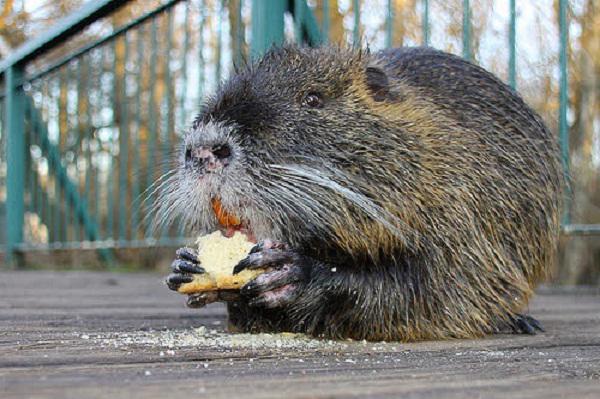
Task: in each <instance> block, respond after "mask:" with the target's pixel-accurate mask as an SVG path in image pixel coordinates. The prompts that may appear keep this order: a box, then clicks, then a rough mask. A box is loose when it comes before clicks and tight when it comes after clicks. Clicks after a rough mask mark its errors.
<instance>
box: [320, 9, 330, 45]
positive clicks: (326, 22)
mask: <svg viewBox="0 0 600 399" xmlns="http://www.w3.org/2000/svg"><path fill="white" fill-rule="evenodd" d="M330 24H331V21H330V18H329V0H323V27H322V29H321V37H322V38H323V43H324V44H327V43H329V29H330Z"/></svg>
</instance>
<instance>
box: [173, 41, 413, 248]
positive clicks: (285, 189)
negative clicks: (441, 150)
mask: <svg viewBox="0 0 600 399" xmlns="http://www.w3.org/2000/svg"><path fill="white" fill-rule="evenodd" d="M401 97H402V93H398V92H396V91H395V89H392V85H390V82H389V78H388V76H387V75H386V73H385V72H384V70H383V69H382V68H380V67H379V66H378V65H377V62H376V59H375V58H374V57H373V56H372V55H371V54H369V53H367V52H360V51H353V50H346V49H339V48H322V49H308V48H298V47H285V48H281V49H274V50H272V51H270V52H269V53H268V54H266V55H265V56H264V57H263V58H262V59H261V60H259V61H258V62H256V63H254V64H252V65H248V66H247V67H245V68H243V69H241V70H239V71H237V73H235V74H234V75H233V76H231V77H230V78H229V80H228V81H226V82H225V83H224V84H222V85H221V87H220V88H219V89H218V91H217V93H216V94H215V95H214V96H212V97H210V98H209V99H208V100H207V101H206V103H205V104H204V106H203V108H202V110H201V112H200V114H199V115H198V117H197V118H196V120H195V121H194V123H193V126H192V127H191V129H190V130H189V132H188V134H187V135H186V137H185V140H184V143H183V146H182V148H181V151H180V153H179V159H178V167H177V172H176V173H175V175H174V177H173V178H172V179H171V180H170V181H169V183H168V190H167V191H168V192H167V195H166V197H165V198H163V199H162V200H161V202H162V203H161V206H162V208H163V209H164V210H166V211H168V212H169V213H173V214H177V213H178V214H180V215H181V216H182V217H183V220H184V221H185V222H186V223H187V224H188V225H189V227H190V228H191V229H192V231H194V232H196V233H200V232H206V231H211V230H215V229H216V228H217V227H218V219H217V218H216V217H215V211H214V201H215V199H218V200H220V202H221V204H220V205H221V206H222V209H223V210H224V211H226V212H227V213H229V214H231V215H235V216H237V217H238V218H239V219H240V220H241V227H243V228H247V229H249V230H250V231H251V232H253V233H254V235H255V236H256V239H258V240H260V239H264V238H273V239H279V240H283V241H286V242H289V243H291V244H296V245H297V244H300V243H306V242H307V241H310V240H312V239H315V238H316V237H319V239H320V240H324V241H327V240H328V241H332V242H334V241H337V242H343V241H344V240H345V239H347V236H348V235H350V236H353V237H359V236H361V235H363V234H364V230H362V232H361V231H357V232H349V230H350V229H352V228H353V227H351V226H356V227H355V228H357V229H360V228H361V226H360V225H361V222H362V227H364V225H365V224H369V223H374V224H376V225H377V226H379V228H381V229H383V230H385V229H387V230H394V229H397V223H396V222H397V221H396V220H394V221H392V219H394V218H393V216H392V215H390V214H389V213H388V212H386V211H385V210H384V209H383V208H382V207H381V206H380V205H379V204H378V203H377V201H374V200H373V198H370V194H368V193H365V191H364V190H361V186H370V187H371V188H372V186H373V182H370V181H363V180H365V179H363V178H362V176H366V175H367V174H366V173H363V172H364V171H365V169H364V168H367V169H368V168H373V167H382V168H385V167H386V166H385V163H386V162H388V160H387V159H386V155H385V151H386V146H394V147H397V146H398V145H399V143H398V141H394V142H393V143H392V142H390V141H389V139H381V140H375V141H376V142H377V143H378V146H379V147H380V148H370V146H371V144H370V143H372V142H373V140H374V138H373V136H379V137H386V133H385V131H384V130H385V127H384V126H382V123H381V116H380V115H378V114H377V113H376V112H374V109H375V108H377V105H382V106H383V104H385V103H386V102H397V101H402V98H401ZM383 108H385V106H383ZM388 137H390V136H389V135H388ZM397 151H398V149H397V148H396V149H395V150H394V151H393V152H394V153H397ZM373 154H378V155H377V157H378V158H380V159H377V160H370V161H368V162H366V160H365V159H366V158H367V157H369V156H371V157H373ZM391 156H392V154H390V157H391ZM393 162H394V163H397V162H398V160H397V159H394V160H393ZM396 233H397V232H396ZM330 238H333V240H329V239H330ZM365 246H367V244H366V245H365Z"/></svg>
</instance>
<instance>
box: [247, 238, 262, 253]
mask: <svg viewBox="0 0 600 399" xmlns="http://www.w3.org/2000/svg"><path fill="white" fill-rule="evenodd" d="M264 247H265V243H264V241H261V242H259V243H258V244H256V245H255V246H253V247H252V248H251V249H250V252H248V255H252V254H255V253H257V252H260V251H262V250H263V249H264Z"/></svg>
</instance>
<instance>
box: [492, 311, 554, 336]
mask: <svg viewBox="0 0 600 399" xmlns="http://www.w3.org/2000/svg"><path fill="white" fill-rule="evenodd" d="M538 331H539V332H545V331H544V328H543V327H542V324H541V323H540V322H539V321H537V320H536V319H534V318H533V317H531V316H529V315H526V314H519V313H517V314H515V315H513V316H509V319H508V320H507V321H503V322H501V323H500V324H499V326H498V327H497V329H496V331H495V332H497V333H507V332H512V333H513V334H527V335H536V334H537V332H538Z"/></svg>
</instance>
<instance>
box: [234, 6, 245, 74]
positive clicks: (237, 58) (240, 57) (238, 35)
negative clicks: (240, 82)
mask: <svg viewBox="0 0 600 399" xmlns="http://www.w3.org/2000/svg"><path fill="white" fill-rule="evenodd" d="M242 5H243V0H238V1H237V2H236V3H235V15H236V20H237V21H238V23H237V25H236V26H235V27H234V28H233V29H235V48H234V49H233V52H234V54H233V61H234V63H235V65H238V66H241V65H242V63H243V61H244V52H243V48H242V46H243V43H244V24H243V21H242Z"/></svg>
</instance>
